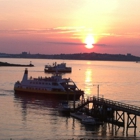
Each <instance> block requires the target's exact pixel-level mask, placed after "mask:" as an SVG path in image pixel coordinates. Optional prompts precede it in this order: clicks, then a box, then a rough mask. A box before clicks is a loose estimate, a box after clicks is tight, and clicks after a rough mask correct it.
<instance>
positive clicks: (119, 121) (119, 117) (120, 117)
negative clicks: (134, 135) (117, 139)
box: [115, 110, 125, 133]
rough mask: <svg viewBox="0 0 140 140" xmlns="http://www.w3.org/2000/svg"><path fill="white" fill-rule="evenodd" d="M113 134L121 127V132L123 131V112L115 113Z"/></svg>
mask: <svg viewBox="0 0 140 140" xmlns="http://www.w3.org/2000/svg"><path fill="white" fill-rule="evenodd" d="M115 112H116V116H115V133H117V132H118V130H119V128H120V127H123V132H124V131H125V112H124V111H123V112H121V111H117V110H116V111H115ZM117 127H118V128H117Z"/></svg>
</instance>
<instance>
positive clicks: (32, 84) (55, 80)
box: [14, 68, 84, 100]
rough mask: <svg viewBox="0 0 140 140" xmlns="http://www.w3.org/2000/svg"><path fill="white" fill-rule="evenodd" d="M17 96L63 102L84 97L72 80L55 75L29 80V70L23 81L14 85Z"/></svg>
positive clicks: (26, 71) (25, 73)
mask: <svg viewBox="0 0 140 140" xmlns="http://www.w3.org/2000/svg"><path fill="white" fill-rule="evenodd" d="M14 91H15V94H23V95H28V96H29V95H39V96H41V95H43V96H44V95H45V96H47V97H49V98H55V99H61V100H79V99H80V97H81V96H84V91H82V90H80V89H79V88H78V87H77V86H76V84H75V83H74V81H72V80H71V79H70V78H62V75H60V74H58V73H55V74H53V75H52V76H51V77H44V78H43V77H38V78H32V77H30V78H28V69H27V68H26V69H25V72H24V75H23V78H22V81H21V82H20V81H17V82H16V83H15V85H14Z"/></svg>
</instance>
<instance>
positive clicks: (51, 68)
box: [44, 62, 72, 73]
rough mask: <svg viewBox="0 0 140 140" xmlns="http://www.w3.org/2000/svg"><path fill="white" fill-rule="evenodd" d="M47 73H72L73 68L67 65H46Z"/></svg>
mask: <svg viewBox="0 0 140 140" xmlns="http://www.w3.org/2000/svg"><path fill="white" fill-rule="evenodd" d="M44 71H45V72H61V73H70V72H72V68H71V67H67V66H66V63H60V64H57V63H56V62H55V63H53V65H45V69H44Z"/></svg>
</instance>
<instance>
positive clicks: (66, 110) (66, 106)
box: [58, 101, 71, 115]
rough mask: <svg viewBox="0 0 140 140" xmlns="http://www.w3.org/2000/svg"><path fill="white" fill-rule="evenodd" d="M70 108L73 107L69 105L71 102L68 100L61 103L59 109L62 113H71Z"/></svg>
mask: <svg viewBox="0 0 140 140" xmlns="http://www.w3.org/2000/svg"><path fill="white" fill-rule="evenodd" d="M70 110H71V108H70V107H69V104H68V102H67V101H63V102H61V103H59V106H58V111H59V112H60V113H63V114H66V115H70Z"/></svg>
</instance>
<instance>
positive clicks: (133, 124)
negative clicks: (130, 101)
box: [126, 113, 137, 136]
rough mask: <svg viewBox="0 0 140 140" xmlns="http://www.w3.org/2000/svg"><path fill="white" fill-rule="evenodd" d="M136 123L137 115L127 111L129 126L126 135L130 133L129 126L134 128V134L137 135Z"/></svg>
mask: <svg viewBox="0 0 140 140" xmlns="http://www.w3.org/2000/svg"><path fill="white" fill-rule="evenodd" d="M136 123H137V116H136V115H134V114H129V113H127V126H126V127H127V128H126V135H128V128H134V136H135V135H136V128H137V126H136Z"/></svg>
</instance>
